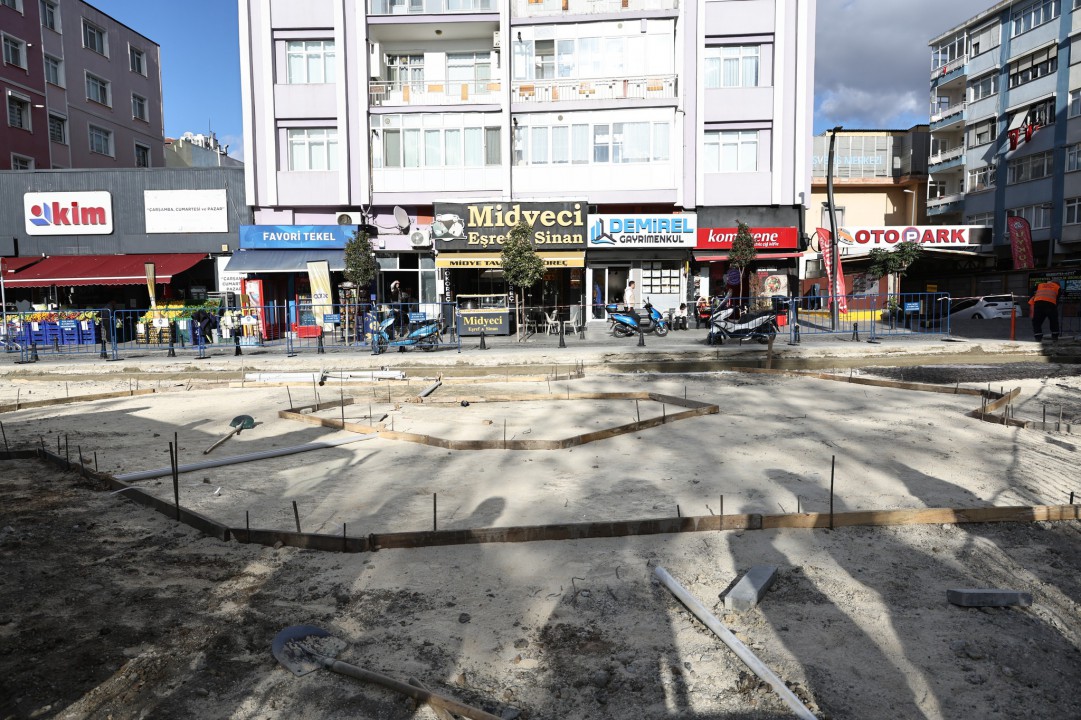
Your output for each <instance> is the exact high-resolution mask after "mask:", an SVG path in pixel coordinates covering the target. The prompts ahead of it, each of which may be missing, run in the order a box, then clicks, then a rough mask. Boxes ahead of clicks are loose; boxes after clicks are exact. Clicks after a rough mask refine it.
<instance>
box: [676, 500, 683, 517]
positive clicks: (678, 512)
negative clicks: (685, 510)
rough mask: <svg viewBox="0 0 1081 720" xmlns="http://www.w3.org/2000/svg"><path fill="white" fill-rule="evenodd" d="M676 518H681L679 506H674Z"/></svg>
mask: <svg viewBox="0 0 1081 720" xmlns="http://www.w3.org/2000/svg"><path fill="white" fill-rule="evenodd" d="M676 517H678V518H681V517H683V514H682V513H681V512H680V511H679V504H678V503H677V504H676Z"/></svg>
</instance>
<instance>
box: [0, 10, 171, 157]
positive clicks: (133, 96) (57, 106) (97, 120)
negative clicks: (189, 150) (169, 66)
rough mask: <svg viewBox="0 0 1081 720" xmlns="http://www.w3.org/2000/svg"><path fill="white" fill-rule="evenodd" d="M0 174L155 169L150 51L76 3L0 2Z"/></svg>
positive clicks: (158, 146)
mask: <svg viewBox="0 0 1081 720" xmlns="http://www.w3.org/2000/svg"><path fill="white" fill-rule="evenodd" d="M0 40H2V42H3V51H4V56H3V65H2V66H0V92H2V93H3V97H4V102H5V103H6V106H7V122H6V123H0V170H33V169H41V170H48V169H53V168H131V167H162V166H164V164H165V156H164V137H163V120H162V103H161V73H160V66H159V51H158V45H157V44H156V43H154V42H153V41H152V40H149V39H147V38H146V37H144V36H142V35H140V34H139V33H137V32H135V31H134V30H132V29H131V28H129V27H127V26H126V25H124V24H122V23H120V22H118V21H117V20H115V19H113V18H111V17H109V16H108V15H106V14H105V13H103V12H101V11H100V10H98V9H97V8H95V7H93V6H92V5H88V4H87V3H85V2H82V0H0Z"/></svg>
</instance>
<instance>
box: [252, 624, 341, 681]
mask: <svg viewBox="0 0 1081 720" xmlns="http://www.w3.org/2000/svg"><path fill="white" fill-rule="evenodd" d="M344 649H345V642H344V641H342V640H339V639H338V638H336V637H334V636H332V635H331V634H330V633H328V632H327V631H326V630H323V629H322V628H318V627H315V626H314V625H293V626H292V627H287V628H285V629H284V630H282V631H281V632H279V633H278V634H277V635H275V636H274V642H273V643H272V644H271V646H270V651H271V653H273V655H274V657H275V659H277V661H278V662H280V663H281V664H282V665H283V666H284V667H285V668H286V669H287V670H289V671H290V672H291V673H293V674H294V675H296V676H297V677H303V676H304V675H307V674H308V673H311V672H315V671H316V670H318V669H319V668H322V667H325V666H326V663H325V661H324V660H323V659H326V660H333V659H334V658H335V657H336V656H337V655H338V653H340V652H341V651H342V650H344Z"/></svg>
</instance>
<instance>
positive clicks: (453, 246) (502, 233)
mask: <svg viewBox="0 0 1081 720" xmlns="http://www.w3.org/2000/svg"><path fill="white" fill-rule="evenodd" d="M586 213H587V206H586V204H585V203H580V202H536V203H529V202H521V203H519V202H513V203H435V219H434V220H433V221H432V241H433V243H434V245H435V248H436V250H439V251H442V250H489V251H491V250H499V249H500V248H501V246H502V245H503V241H504V240H506V238H507V235H508V234H509V233H510V231H511V230H513V229H514V227H515V226H516V225H518V224H519V223H525V224H526V225H528V226H529V227H530V234H529V241H530V242H531V243H532V244H533V247H535V248H536V249H538V250H582V249H584V248H585V246H586Z"/></svg>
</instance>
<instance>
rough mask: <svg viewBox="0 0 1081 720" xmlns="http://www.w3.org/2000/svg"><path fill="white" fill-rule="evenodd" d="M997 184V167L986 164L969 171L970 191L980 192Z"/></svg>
mask: <svg viewBox="0 0 1081 720" xmlns="http://www.w3.org/2000/svg"><path fill="white" fill-rule="evenodd" d="M994 186H995V168H994V167H992V166H991V165H984V166H983V167H982V168H976V169H975V170H969V171H968V191H969V192H979V191H980V190H987V189H989V188H993V187H994Z"/></svg>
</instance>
